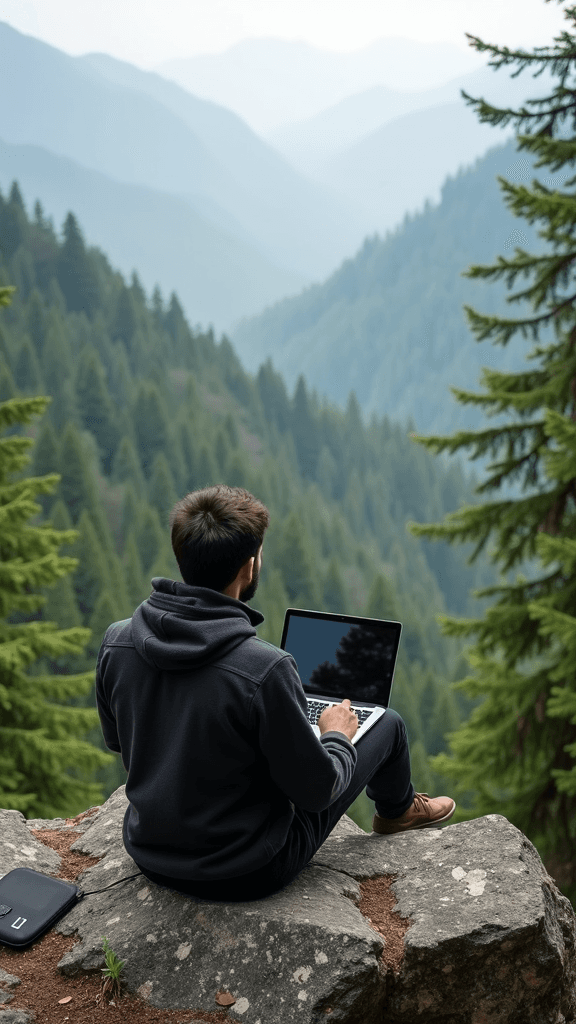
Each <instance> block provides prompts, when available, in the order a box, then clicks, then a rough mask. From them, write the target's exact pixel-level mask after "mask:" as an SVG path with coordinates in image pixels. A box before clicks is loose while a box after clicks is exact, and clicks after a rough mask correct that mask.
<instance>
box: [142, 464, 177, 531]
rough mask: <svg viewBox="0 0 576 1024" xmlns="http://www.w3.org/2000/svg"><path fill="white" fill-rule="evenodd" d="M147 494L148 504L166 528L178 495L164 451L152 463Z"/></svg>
mask: <svg viewBox="0 0 576 1024" xmlns="http://www.w3.org/2000/svg"><path fill="white" fill-rule="evenodd" d="M148 496H149V501H150V504H151V505H152V506H153V507H154V508H155V509H156V510H157V512H158V514H159V516H160V522H161V523H163V524H164V525H165V526H166V528H168V516H169V514H170V512H171V510H172V508H173V506H174V504H175V503H176V501H177V500H178V495H177V494H176V487H175V485H174V478H173V476H172V473H171V472H170V466H169V465H168V462H167V461H166V456H165V455H164V452H160V453H159V454H158V455H157V456H156V458H155V459H154V462H153V463H152V475H151V477H150V483H149V486H148Z"/></svg>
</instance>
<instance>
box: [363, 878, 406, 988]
mask: <svg viewBox="0 0 576 1024" xmlns="http://www.w3.org/2000/svg"><path fill="white" fill-rule="evenodd" d="M395 877H396V876H395V875H380V876H379V877H377V878H364V879H363V880H362V881H361V882H360V893H361V896H360V904H359V910H360V912H361V913H362V914H364V917H365V918H366V920H367V921H368V924H369V925H370V926H371V927H372V928H373V929H374V931H377V932H379V933H380V935H382V937H383V938H384V941H385V943H386V944H385V946H384V949H383V951H382V955H381V957H380V960H381V962H382V964H383V965H385V966H386V968H387V969H388V970H392V971H394V973H395V974H398V972H399V970H400V965H401V963H402V960H403V959H404V936H405V934H406V932H407V931H408V929H409V927H410V924H411V922H410V920H409V919H407V918H405V917H400V915H399V914H397V913H396V912H395V910H394V907H395V906H396V897H395V895H394V893H393V892H392V888H391V886H392V882H393V881H394V879H395Z"/></svg>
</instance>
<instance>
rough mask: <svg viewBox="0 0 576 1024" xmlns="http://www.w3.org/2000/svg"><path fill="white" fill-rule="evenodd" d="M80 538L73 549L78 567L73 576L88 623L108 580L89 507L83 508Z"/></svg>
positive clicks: (79, 529)
mask: <svg viewBox="0 0 576 1024" xmlns="http://www.w3.org/2000/svg"><path fill="white" fill-rule="evenodd" d="M77 530H78V540H77V541H76V543H75V544H74V547H73V549H72V553H73V555H74V556H75V557H76V559H77V561H78V567H77V569H76V571H75V573H74V576H73V577H72V581H73V586H74V592H75V594H76V600H77V602H78V607H79V609H80V611H81V613H82V617H83V619H84V622H85V623H86V624H88V622H89V620H90V617H91V615H92V613H93V611H94V609H95V607H96V603H97V601H98V598H99V596H100V592H101V591H102V590H103V589H104V587H105V585H106V583H107V580H106V574H105V565H103V559H102V545H101V544H100V541H99V539H98V535H97V533H96V530H95V529H94V525H93V523H92V520H91V518H90V514H89V512H88V511H87V509H85V508H84V509H82V512H81V514H80V518H79V519H78V523H77Z"/></svg>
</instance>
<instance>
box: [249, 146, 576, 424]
mask: <svg viewBox="0 0 576 1024" xmlns="http://www.w3.org/2000/svg"><path fill="white" fill-rule="evenodd" d="M561 134H562V131H561V130H560V135H561ZM534 162H535V160H534V158H530V157H529V156H526V155H525V154H521V155H518V153H517V152H515V143H514V142H513V141H510V142H508V143H507V144H506V145H505V146H496V147H494V148H493V149H491V150H490V151H489V152H488V153H487V154H486V155H485V156H484V157H483V158H482V159H479V160H477V161H476V164H475V165H474V166H473V167H470V168H468V169H466V170H461V171H460V172H459V173H458V174H457V175H456V176H455V177H449V178H448V179H447V180H446V182H445V184H444V185H443V187H442V198H441V202H440V204H439V205H438V206H432V205H431V204H427V205H426V208H425V209H424V210H422V211H421V212H418V213H417V214H415V215H414V216H412V217H410V216H408V215H407V216H406V217H405V219H404V222H403V224H402V225H401V226H400V227H398V228H397V230H396V231H394V233H393V234H388V235H387V236H386V238H384V239H382V238H380V237H378V236H377V235H375V236H373V237H372V238H369V239H367V240H366V242H365V243H364V246H363V247H362V249H361V250H360V252H359V253H358V254H357V255H356V256H355V257H354V258H353V259H348V260H346V261H345V262H344V263H343V264H342V266H341V267H340V268H339V269H338V270H337V271H336V273H335V274H333V275H332V276H331V277H330V278H328V280H327V281H325V282H324V283H323V284H319V285H313V286H312V287H310V288H307V289H306V290H305V291H304V292H302V293H301V294H299V295H295V296H294V297H292V298H287V299H284V300H282V301H280V302H278V303H276V304H275V305H273V306H271V307H270V308H269V309H267V310H265V311H264V312H263V313H261V314H260V315H259V316H257V317H253V318H250V319H247V320H245V321H243V322H242V323H241V324H240V325H239V326H238V327H237V328H236V329H235V330H234V332H233V334H232V340H233V342H234V344H235V346H236V347H237V349H238V352H239V354H240V356H241V358H242V359H243V360H244V362H245V364H246V366H247V368H248V369H249V370H254V369H256V368H257V366H258V364H259V362H260V361H262V360H263V359H265V358H267V357H271V358H272V360H273V363H274V366H275V367H276V369H278V370H279V371H280V372H281V373H282V374H283V375H284V376H285V378H286V379H287V381H288V382H289V383H290V384H292V383H293V382H294V381H295V379H296V377H297V375H298V373H304V374H305V375H306V378H307V380H309V381H310V383H311V384H312V385H313V386H314V387H316V388H318V389H319V390H320V391H321V393H322V394H325V395H328V396H329V397H330V398H332V399H334V400H335V401H337V402H339V403H341V404H342V405H343V404H344V403H345V402H346V399H347V395H348V393H349V390H350V388H354V390H355V391H356V394H357V396H358V400H359V402H360V405H361V407H362V408H363V409H364V410H366V411H367V412H372V411H374V412H376V413H377V414H378V415H379V416H381V415H384V414H385V415H387V416H389V417H391V418H393V419H397V420H400V421H406V420H407V419H408V417H410V416H414V418H415V420H416V427H417V429H418V431H420V432H422V433H428V432H430V431H434V432H436V433H445V432H449V431H451V430H455V429H467V428H470V427H474V426H477V425H478V423H479V421H480V417H481V414H480V413H479V412H478V410H477V409H475V408H474V407H473V406H469V405H467V406H458V404H457V403H456V402H454V401H452V400H451V396H450V390H449V389H450V387H451V386H457V387H464V388H473V387H475V385H476V383H477V381H478V378H479V376H480V371H481V367H482V366H484V365H489V366H492V367H494V368H498V369H501V370H514V369H516V368H517V367H518V366H519V365H520V364H521V363H522V362H523V360H524V357H525V352H526V343H525V341H524V339H522V338H514V339H512V341H511V342H510V343H509V345H507V346H506V347H505V348H504V347H503V346H493V347H489V346H486V345H483V346H479V345H478V346H475V345H474V344H473V337H472V335H471V334H470V331H469V329H468V325H467V321H466V317H465V313H464V310H463V305H464V304H468V305H471V306H472V307H473V308H475V309H482V310H483V311H485V312H487V313H493V314H499V315H502V316H508V317H510V316H521V315H522V313H523V312H526V314H527V315H529V313H530V309H529V306H528V305H527V303H526V302H525V301H524V302H516V303H514V304H513V305H512V306H511V305H510V304H508V303H507V302H506V288H505V283H504V282H502V281H497V282H493V281H490V282H487V281H482V282H478V281H474V280H468V279H467V278H466V277H464V276H463V275H464V273H465V271H466V270H467V268H468V267H469V266H470V265H471V264H478V263H490V262H492V261H493V260H494V259H495V258H496V257H497V256H498V255H499V254H501V255H503V256H512V255H513V254H514V251H515V249H516V248H517V247H521V248H523V249H528V250H529V251H531V252H536V253H538V252H541V251H542V250H543V248H544V243H543V242H542V240H541V239H539V237H538V225H537V224H532V225H530V224H528V223H527V222H526V221H525V220H523V221H518V219H517V218H516V217H514V215H513V214H512V213H511V212H510V211H509V210H508V209H507V208H506V207H505V205H504V203H503V201H502V193H501V189H500V187H499V183H498V181H497V175H499V174H500V175H502V176H503V177H505V178H506V179H507V180H510V181H512V182H524V183H525V184H526V185H529V184H530V182H531V181H532V179H533V178H534V177H536V178H538V180H539V181H541V182H542V184H543V185H544V186H546V187H548V188H551V189H553V188H555V187H558V184H559V183H561V182H563V180H564V178H565V174H562V173H558V174H554V175H551V174H550V173H549V170H546V172H545V174H542V172H541V171H539V170H535V169H534V166H533V165H534ZM516 291H518V292H520V291H522V287H521V285H520V284H518V287H517V289H516Z"/></svg>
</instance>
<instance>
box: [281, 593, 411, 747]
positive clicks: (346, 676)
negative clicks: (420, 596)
mask: <svg viewBox="0 0 576 1024" xmlns="http://www.w3.org/2000/svg"><path fill="white" fill-rule="evenodd" d="M401 632H402V625H401V623H400V622H389V621H387V620H385V619H369V618H366V617H363V616H359V615H340V614H334V613H332V612H318V611H309V610H306V609H302V608H288V609H287V611H286V616H285V619H284V629H283V631H282V642H281V644H280V646H281V648H282V650H283V651H287V652H288V653H289V654H291V655H292V657H293V658H294V660H295V662H296V665H297V667H298V673H299V675H300V679H301V680H302V685H303V687H304V692H305V694H306V700H307V703H308V721H309V722H310V725H311V727H312V729H313V730H314V732H315V733H316V735H317V736H320V729H319V728H318V725H317V724H316V723H317V720H318V718H319V717H320V715H321V714H322V712H323V711H324V709H325V708H326V707H329V706H330V705H331V704H339V703H340V702H341V701H343V700H344V699H345V698H348V699H349V700H350V703H351V707H352V710H353V711H354V712H355V713H356V715H357V716H358V729H357V731H356V733H355V735H354V737H353V739H352V741H351V742H352V743H354V744H355V743H357V742H358V740H359V739H361V737H362V736H364V735H365V734H366V733H367V732H368V730H369V729H371V728H372V726H373V725H374V724H375V722H377V721H378V719H379V718H381V717H382V715H383V714H385V712H386V708H387V707H388V705H389V702H390V693H391V690H392V683H393V681H394V668H395V665H396V658H397V655H398V646H399V644H400V634H401Z"/></svg>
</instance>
